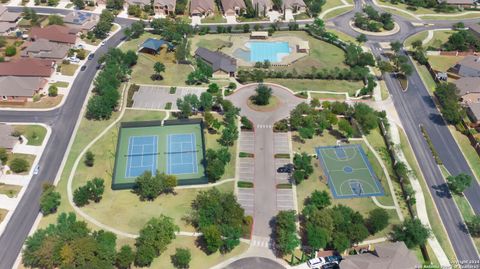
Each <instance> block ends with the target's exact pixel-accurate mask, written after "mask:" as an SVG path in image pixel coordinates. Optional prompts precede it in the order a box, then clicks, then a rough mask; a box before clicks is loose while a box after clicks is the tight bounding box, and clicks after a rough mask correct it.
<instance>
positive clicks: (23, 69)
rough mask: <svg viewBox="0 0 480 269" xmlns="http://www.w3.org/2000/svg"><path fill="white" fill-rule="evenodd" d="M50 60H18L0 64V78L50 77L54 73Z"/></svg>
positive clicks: (52, 63)
mask: <svg viewBox="0 0 480 269" xmlns="http://www.w3.org/2000/svg"><path fill="white" fill-rule="evenodd" d="M53 66H54V62H53V61H52V60H45V59H35V58H20V59H17V60H14V61H10V62H0V76H20V77H50V76H51V75H52V73H53V71H54V69H53Z"/></svg>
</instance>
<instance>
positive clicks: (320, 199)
mask: <svg viewBox="0 0 480 269" xmlns="http://www.w3.org/2000/svg"><path fill="white" fill-rule="evenodd" d="M331 204H332V201H331V199H330V195H329V194H328V192H327V191H318V190H315V191H313V193H312V194H311V195H310V197H309V198H308V199H307V201H306V205H307V206H314V207H315V208H316V209H318V210H322V209H324V208H326V207H328V206H330V205H331Z"/></svg>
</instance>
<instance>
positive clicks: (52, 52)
mask: <svg viewBox="0 0 480 269" xmlns="http://www.w3.org/2000/svg"><path fill="white" fill-rule="evenodd" d="M69 49H70V46H69V45H66V44H62V43H56V42H50V41H48V40H46V39H43V38H42V39H37V40H35V41H34V42H32V43H31V44H30V45H28V46H27V47H26V48H25V49H24V50H22V56H23V57H28V56H33V57H35V58H42V59H63V58H65V56H67V53H68V50H69Z"/></svg>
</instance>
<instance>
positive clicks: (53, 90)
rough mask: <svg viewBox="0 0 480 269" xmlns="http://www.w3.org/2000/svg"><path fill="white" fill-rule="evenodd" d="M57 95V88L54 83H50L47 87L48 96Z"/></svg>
mask: <svg viewBox="0 0 480 269" xmlns="http://www.w3.org/2000/svg"><path fill="white" fill-rule="evenodd" d="M57 95H58V88H57V86H55V85H52V86H50V87H49V88H48V96H51V97H55V96H57Z"/></svg>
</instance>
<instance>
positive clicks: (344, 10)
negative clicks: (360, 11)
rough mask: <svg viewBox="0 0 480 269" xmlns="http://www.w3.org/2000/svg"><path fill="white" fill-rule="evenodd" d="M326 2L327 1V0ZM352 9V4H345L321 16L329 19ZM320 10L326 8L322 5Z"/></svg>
mask: <svg viewBox="0 0 480 269" xmlns="http://www.w3.org/2000/svg"><path fill="white" fill-rule="evenodd" d="M327 3H328V1H327ZM352 9H353V7H352V6H345V7H342V8H339V9H335V10H332V11H330V12H328V13H327V14H326V15H325V16H324V17H323V19H324V20H328V19H331V18H335V17H337V16H339V15H342V14H343V13H346V12H348V11H350V10H352ZM322 10H326V9H325V8H323V7H322Z"/></svg>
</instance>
